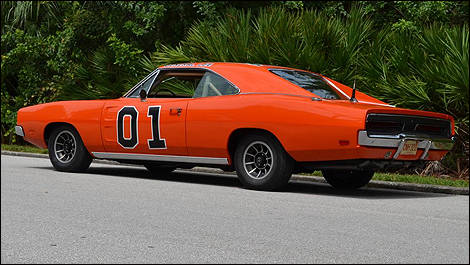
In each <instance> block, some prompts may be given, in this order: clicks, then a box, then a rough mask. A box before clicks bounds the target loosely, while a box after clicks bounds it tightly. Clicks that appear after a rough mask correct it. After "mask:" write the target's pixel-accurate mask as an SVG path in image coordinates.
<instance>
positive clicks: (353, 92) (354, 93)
mask: <svg viewBox="0 0 470 265" xmlns="http://www.w3.org/2000/svg"><path fill="white" fill-rule="evenodd" d="M349 101H351V102H357V99H356V80H354V83H353V91H352V95H351V98H350V99H349Z"/></svg>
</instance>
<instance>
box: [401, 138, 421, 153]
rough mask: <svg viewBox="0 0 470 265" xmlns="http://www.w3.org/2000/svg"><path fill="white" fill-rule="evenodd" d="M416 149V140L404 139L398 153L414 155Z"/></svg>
mask: <svg viewBox="0 0 470 265" xmlns="http://www.w3.org/2000/svg"><path fill="white" fill-rule="evenodd" d="M416 151H418V141H411V140H406V141H405V144H404V145H403V149H402V150H401V153H400V155H416Z"/></svg>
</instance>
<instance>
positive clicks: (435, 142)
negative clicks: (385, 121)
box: [357, 131, 454, 159]
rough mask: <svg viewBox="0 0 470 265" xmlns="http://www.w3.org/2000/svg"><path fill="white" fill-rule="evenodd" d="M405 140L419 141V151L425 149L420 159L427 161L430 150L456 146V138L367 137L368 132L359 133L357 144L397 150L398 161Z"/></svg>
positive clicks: (413, 136) (448, 148) (414, 136)
mask: <svg viewBox="0 0 470 265" xmlns="http://www.w3.org/2000/svg"><path fill="white" fill-rule="evenodd" d="M405 140H415V141H418V149H420V148H421V149H424V153H423V154H422V155H421V157H420V159H425V158H426V157H427V155H428V152H429V150H447V151H448V150H451V149H452V147H453V146H454V138H453V137H452V138H451V139H447V138H432V137H425V136H416V135H405V134H399V135H367V131H359V133H358V138H357V143H358V144H359V145H362V146H372V147H385V148H397V152H396V153H395V155H394V156H393V158H394V159H396V158H397V157H398V155H399V153H400V152H401V149H403V145H404V144H405Z"/></svg>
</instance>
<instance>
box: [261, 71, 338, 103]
mask: <svg viewBox="0 0 470 265" xmlns="http://www.w3.org/2000/svg"><path fill="white" fill-rule="evenodd" d="M269 71H271V73H273V74H275V75H278V76H280V77H282V78H284V79H285V80H287V81H289V82H291V83H293V84H295V85H298V86H299V87H301V88H303V89H305V90H308V91H310V92H312V93H313V94H315V95H317V96H319V97H321V98H324V99H341V98H340V96H339V95H338V94H337V93H336V91H335V90H333V88H331V87H330V86H329V85H328V84H327V83H326V82H325V81H324V80H323V78H321V77H320V76H318V75H315V74H312V73H309V72H304V71H295V70H285V69H270V70H269Z"/></svg>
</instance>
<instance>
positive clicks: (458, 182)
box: [2, 144, 468, 187]
mask: <svg viewBox="0 0 470 265" xmlns="http://www.w3.org/2000/svg"><path fill="white" fill-rule="evenodd" d="M2 150H7V151H14V152H27V153H39V154H47V153H48V152H47V149H41V148H37V147H34V146H30V145H11V144H2ZM305 175H311V176H319V177H321V176H322V174H321V172H320V171H315V172H313V173H311V174H305ZM372 179H373V180H382V181H391V182H406V183H418V184H431V185H442V186H452V187H468V180H463V179H452V178H446V177H435V176H420V175H402V174H395V173H375V175H374V177H373V178H372Z"/></svg>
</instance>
